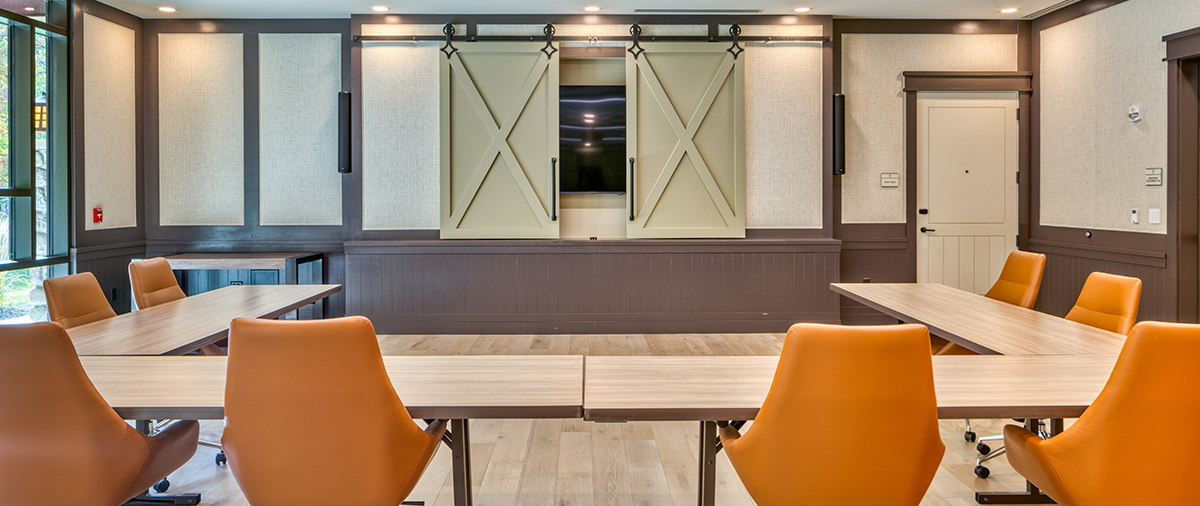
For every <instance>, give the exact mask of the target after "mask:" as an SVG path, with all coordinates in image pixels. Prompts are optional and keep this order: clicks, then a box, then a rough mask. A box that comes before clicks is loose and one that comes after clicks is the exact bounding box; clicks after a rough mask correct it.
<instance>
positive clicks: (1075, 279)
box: [1031, 243, 1175, 321]
mask: <svg viewBox="0 0 1200 506" xmlns="http://www.w3.org/2000/svg"><path fill="white" fill-rule="evenodd" d="M1031 250H1032V251H1034V252H1037V253H1045V255H1046V272H1045V274H1044V275H1043V276H1042V288H1041V291H1040V292H1039V293H1038V302H1037V309H1038V310H1039V311H1043V312H1046V313H1050V314H1053V315H1058V316H1065V315H1066V314H1067V312H1068V311H1070V310H1071V307H1072V306H1074V305H1075V299H1076V298H1078V297H1079V290H1080V289H1082V288H1083V282H1084V281H1086V280H1087V277H1088V274H1091V273H1092V272H1094V271H1101V272H1108V273H1112V274H1119V275H1122V276H1133V277H1136V278H1139V279H1141V280H1142V302H1141V305H1140V306H1139V307H1138V320H1139V321H1144V320H1159V321H1174V320H1175V311H1174V304H1175V300H1174V298H1173V296H1172V295H1171V292H1170V289H1171V286H1170V284H1171V280H1170V279H1168V278H1167V269H1166V268H1165V267H1160V266H1155V265H1146V264H1147V263H1152V262H1145V261H1144V260H1145V258H1142V257H1136V258H1135V257H1130V258H1129V259H1128V260H1126V261H1122V260H1120V259H1118V258H1116V257H1115V255H1114V258H1108V259H1102V258H1094V257H1096V256H1098V255H1096V254H1095V253H1093V252H1089V251H1086V250H1080V251H1079V252H1078V253H1077V254H1075V253H1072V252H1071V251H1070V250H1069V249H1067V248H1063V247H1060V246H1055V247H1047V246H1042V245H1038V244H1036V243H1035V244H1034V245H1033V246H1032V247H1031ZM1089 257H1092V258H1089Z"/></svg>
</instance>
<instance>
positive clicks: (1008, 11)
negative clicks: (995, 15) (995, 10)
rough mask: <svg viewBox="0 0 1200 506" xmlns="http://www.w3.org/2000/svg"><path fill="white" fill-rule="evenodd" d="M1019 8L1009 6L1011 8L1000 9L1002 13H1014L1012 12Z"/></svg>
mask: <svg viewBox="0 0 1200 506" xmlns="http://www.w3.org/2000/svg"><path fill="white" fill-rule="evenodd" d="M1017 10H1018V9H1017V8H1016V7H1009V8H1007V9H1000V13H1002V14H1012V13H1014V12H1017Z"/></svg>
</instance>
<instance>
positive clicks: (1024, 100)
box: [904, 72, 1033, 281]
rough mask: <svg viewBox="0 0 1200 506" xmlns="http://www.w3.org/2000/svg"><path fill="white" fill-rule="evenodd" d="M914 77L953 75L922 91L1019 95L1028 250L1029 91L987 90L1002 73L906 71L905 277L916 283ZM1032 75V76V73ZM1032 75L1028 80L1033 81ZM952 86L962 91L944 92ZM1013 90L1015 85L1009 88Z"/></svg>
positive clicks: (1022, 246)
mask: <svg viewBox="0 0 1200 506" xmlns="http://www.w3.org/2000/svg"><path fill="white" fill-rule="evenodd" d="M910 74H912V75H914V76H917V75H928V74H939V75H950V74H953V75H954V76H955V77H954V78H953V79H940V78H939V79H928V80H926V82H925V83H924V85H923V86H926V87H929V88H930V89H922V90H921V91H963V90H962V89H961V87H962V86H970V87H971V88H970V91H1009V92H1011V91H1015V92H1017V107H1018V109H1019V110H1020V111H1022V112H1021V121H1020V122H1019V124H1018V126H1017V172H1018V173H1019V174H1020V175H1021V182H1020V184H1018V185H1017V235H1018V240H1017V249H1019V250H1026V251H1028V250H1029V215H1030V207H1029V206H1030V198H1029V187H1030V181H1031V180H1032V179H1033V178H1032V177H1031V176H1030V173H1029V159H1030V158H1029V154H1030V149H1029V135H1030V133H1029V132H1030V129H1029V127H1030V125H1031V124H1032V123H1033V122H1032V121H1030V120H1029V117H1030V116H1031V115H1030V114H1029V113H1028V112H1029V110H1030V108H1029V104H1030V95H1031V94H1032V92H1030V91H1022V90H1019V89H1017V90H1014V89H984V88H987V87H989V86H990V87H993V88H994V87H996V86H995V83H996V81H995V77H996V75H997V74H1003V73H999V72H904V76H905V90H904V147H905V153H904V158H905V160H904V162H905V163H904V175H905V185H904V192H905V199H906V202H908V204H907V205H906V206H905V207H906V209H905V214H906V216H905V221H906V223H905V227H906V230H907V232H906V236H907V238H908V251H910V252H912V254H911V255H909V258H908V259H906V260H907V261H906V262H905V265H904V267H905V268H906V269H908V272H907V273H906V274H909V275H910V276H909V277H910V278H911V279H912V280H913V281H916V279H917V234H919V233H920V232H918V231H917V91H915V90H910V89H909V88H908V76H909V75H910ZM1008 74H1010V75H1012V76H1013V77H1014V78H1013V79H1009V80H1007V81H1008V82H1009V83H1010V84H1011V83H1012V82H1015V81H1019V80H1018V79H1016V77H1018V76H1023V75H1024V74H1027V72H1011V73H1008ZM1029 74H1031V73H1029ZM1032 78H1033V77H1032V75H1030V76H1029V77H1028V79H1030V80H1031V82H1032ZM949 84H953V85H954V86H959V87H960V88H955V89H944V87H945V86H948V85H949ZM1009 87H1012V86H1009Z"/></svg>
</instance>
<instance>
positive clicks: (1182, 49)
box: [1163, 28, 1200, 60]
mask: <svg viewBox="0 0 1200 506" xmlns="http://www.w3.org/2000/svg"><path fill="white" fill-rule="evenodd" d="M1163 42H1166V43H1167V59H1168V60H1181V59H1184V58H1196V57H1200V28H1193V29H1191V30H1187V31H1184V32H1179V33H1173V34H1171V35H1167V36H1165V37H1163Z"/></svg>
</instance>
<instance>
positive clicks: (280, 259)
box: [163, 253, 321, 270]
mask: <svg viewBox="0 0 1200 506" xmlns="http://www.w3.org/2000/svg"><path fill="white" fill-rule="evenodd" d="M319 256H321V254H320V253H182V254H179V255H171V256H168V257H163V258H165V259H166V260H167V262H169V263H170V264H171V268H172V269H179V270H187V269H275V270H278V269H286V268H288V260H294V261H298V260H301V259H304V258H307V257H319Z"/></svg>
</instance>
